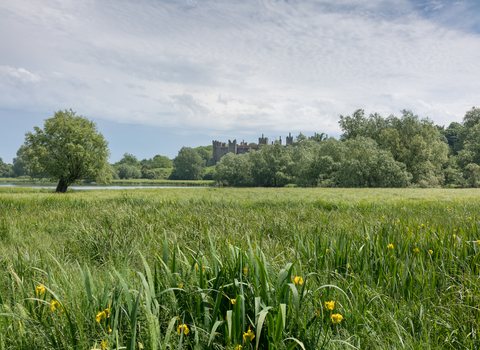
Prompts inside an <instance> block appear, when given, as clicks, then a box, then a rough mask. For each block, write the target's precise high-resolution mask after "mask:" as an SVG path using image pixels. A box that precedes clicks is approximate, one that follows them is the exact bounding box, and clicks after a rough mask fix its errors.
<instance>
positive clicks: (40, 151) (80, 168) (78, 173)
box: [25, 109, 111, 193]
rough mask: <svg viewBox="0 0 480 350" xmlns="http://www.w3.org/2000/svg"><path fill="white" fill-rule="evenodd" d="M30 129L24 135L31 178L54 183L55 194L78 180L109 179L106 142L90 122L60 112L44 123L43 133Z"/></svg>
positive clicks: (99, 180) (100, 180)
mask: <svg viewBox="0 0 480 350" xmlns="http://www.w3.org/2000/svg"><path fill="white" fill-rule="evenodd" d="M34 130H35V132H34V133H31V132H27V133H26V134H25V145H26V146H27V152H26V157H27V159H28V162H29V165H30V167H31V169H32V176H38V177H40V178H43V177H49V178H50V179H52V180H58V186H57V190H56V192H62V193H65V192H66V191H67V188H68V186H70V185H71V184H72V183H74V182H75V181H76V180H78V179H81V178H91V179H93V180H95V181H97V182H101V183H107V182H108V181H109V180H110V179H111V172H110V168H109V164H108V162H107V159H108V157H109V155H110V153H109V151H108V148H107V146H108V142H107V141H105V139H104V138H103V135H102V134H101V133H99V132H98V130H97V125H96V124H95V123H94V122H92V121H90V120H88V119H87V118H85V117H82V116H77V115H76V113H75V112H74V111H72V110H71V109H70V110H64V111H61V110H60V111H58V112H56V113H55V115H54V117H53V118H49V119H46V120H45V126H44V128H43V130H42V129H40V128H39V127H38V126H36V127H34Z"/></svg>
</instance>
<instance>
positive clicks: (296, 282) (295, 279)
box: [293, 276, 303, 285]
mask: <svg viewBox="0 0 480 350" xmlns="http://www.w3.org/2000/svg"><path fill="white" fill-rule="evenodd" d="M293 284H299V285H302V284H303V278H302V277H300V276H296V277H295V278H294V279H293Z"/></svg>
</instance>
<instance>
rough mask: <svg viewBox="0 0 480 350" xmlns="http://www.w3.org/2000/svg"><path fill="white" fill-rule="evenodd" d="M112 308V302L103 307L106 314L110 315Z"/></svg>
mask: <svg viewBox="0 0 480 350" xmlns="http://www.w3.org/2000/svg"><path fill="white" fill-rule="evenodd" d="M111 309H112V303H108V307H107V308H106V309H105V312H106V313H107V315H110V310H111Z"/></svg>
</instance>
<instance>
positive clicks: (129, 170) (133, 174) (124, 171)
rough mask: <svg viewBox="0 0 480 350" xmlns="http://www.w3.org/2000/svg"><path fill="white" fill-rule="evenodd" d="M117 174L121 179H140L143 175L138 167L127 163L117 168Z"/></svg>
mask: <svg viewBox="0 0 480 350" xmlns="http://www.w3.org/2000/svg"><path fill="white" fill-rule="evenodd" d="M117 173H118V177H119V178H120V179H139V178H141V177H142V173H141V172H140V170H138V168H137V167H136V166H133V165H128V164H127V163H123V164H120V165H119V166H118V167H117Z"/></svg>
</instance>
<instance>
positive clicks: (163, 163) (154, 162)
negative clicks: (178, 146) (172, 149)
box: [140, 154, 173, 169]
mask: <svg viewBox="0 0 480 350" xmlns="http://www.w3.org/2000/svg"><path fill="white" fill-rule="evenodd" d="M140 167H141V168H142V169H156V168H172V167H173V164H172V161H171V160H170V159H169V158H168V157H167V156H161V155H159V154H157V155H156V156H155V157H153V159H152V158H150V159H142V160H141V161H140Z"/></svg>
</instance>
